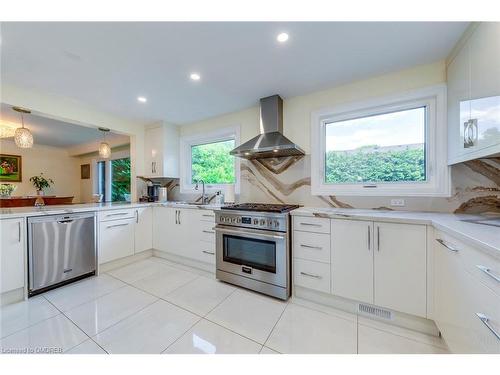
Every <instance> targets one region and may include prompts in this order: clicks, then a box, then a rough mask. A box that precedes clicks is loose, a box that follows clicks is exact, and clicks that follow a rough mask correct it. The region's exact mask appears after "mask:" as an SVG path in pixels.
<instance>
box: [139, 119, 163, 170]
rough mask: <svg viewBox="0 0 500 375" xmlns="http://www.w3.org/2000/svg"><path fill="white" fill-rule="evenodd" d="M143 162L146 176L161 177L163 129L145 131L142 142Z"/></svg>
mask: <svg viewBox="0 0 500 375" xmlns="http://www.w3.org/2000/svg"><path fill="white" fill-rule="evenodd" d="M144 159H145V160H144V161H145V174H146V176H151V177H155V176H162V175H163V164H162V159H163V129H162V128H161V127H157V128H152V129H146V131H145V140H144Z"/></svg>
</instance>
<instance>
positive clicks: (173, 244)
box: [153, 207, 180, 252]
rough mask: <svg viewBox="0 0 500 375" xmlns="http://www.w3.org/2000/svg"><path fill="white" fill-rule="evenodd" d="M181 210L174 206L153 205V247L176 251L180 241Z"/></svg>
mask: <svg viewBox="0 0 500 375" xmlns="http://www.w3.org/2000/svg"><path fill="white" fill-rule="evenodd" d="M178 212H179V210H178V209H176V208H172V207H153V248H154V249H156V250H161V251H170V252H174V249H176V248H177V247H178V244H179V243H180V239H179V234H180V233H179V226H178Z"/></svg>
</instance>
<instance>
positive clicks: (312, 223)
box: [293, 216, 330, 233]
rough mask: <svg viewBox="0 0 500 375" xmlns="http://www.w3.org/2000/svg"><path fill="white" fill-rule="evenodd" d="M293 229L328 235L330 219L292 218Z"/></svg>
mask: <svg viewBox="0 0 500 375" xmlns="http://www.w3.org/2000/svg"><path fill="white" fill-rule="evenodd" d="M293 229H294V230H301V231H304V232H315V233H330V219H326V218H320V217H302V216H294V217H293Z"/></svg>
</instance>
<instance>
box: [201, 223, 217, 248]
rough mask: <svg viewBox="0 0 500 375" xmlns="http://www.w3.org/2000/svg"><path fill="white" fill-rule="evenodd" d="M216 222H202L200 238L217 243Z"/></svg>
mask: <svg viewBox="0 0 500 375" xmlns="http://www.w3.org/2000/svg"><path fill="white" fill-rule="evenodd" d="M214 226H215V224H214V223H209V222H207V221H201V222H200V240H201V241H204V242H210V243H214V244H215V230H214Z"/></svg>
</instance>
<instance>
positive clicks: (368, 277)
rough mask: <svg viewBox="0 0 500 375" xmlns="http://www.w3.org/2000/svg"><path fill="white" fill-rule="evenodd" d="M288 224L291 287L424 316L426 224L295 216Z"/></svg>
mask: <svg viewBox="0 0 500 375" xmlns="http://www.w3.org/2000/svg"><path fill="white" fill-rule="evenodd" d="M327 223H328V226H327V225H326V224H327ZM293 224H294V227H293V229H294V231H293V252H294V253H293V257H294V268H293V273H294V283H295V284H296V285H298V286H302V287H306V288H310V289H315V290H319V291H323V292H326V293H331V294H334V295H336V296H340V297H343V298H348V299H351V300H354V301H360V302H365V303H369V304H374V305H377V306H381V307H385V308H389V309H392V310H395V311H399V312H403V313H407V314H411V315H416V316H421V317H426V314H427V228H426V226H425V225H418V224H399V223H383V222H373V221H364V220H349V219H331V220H330V219H326V218H311V217H299V216H294V220H293ZM329 241H330V242H329ZM328 242H329V243H330V246H328ZM328 259H330V264H328ZM327 280H328V282H329V283H330V284H329V285H328V287H326V286H325V282H326V281H327Z"/></svg>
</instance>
